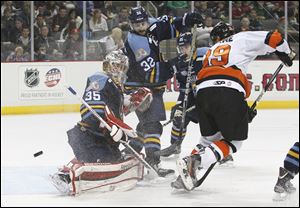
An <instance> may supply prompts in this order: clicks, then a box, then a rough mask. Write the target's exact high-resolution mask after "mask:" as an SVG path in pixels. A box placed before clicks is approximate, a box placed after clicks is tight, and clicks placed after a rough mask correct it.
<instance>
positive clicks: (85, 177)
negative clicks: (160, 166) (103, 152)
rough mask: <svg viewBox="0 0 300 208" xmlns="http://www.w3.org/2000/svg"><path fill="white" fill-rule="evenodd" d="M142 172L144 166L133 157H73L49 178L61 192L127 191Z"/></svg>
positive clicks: (72, 193)
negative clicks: (83, 160)
mask: <svg viewBox="0 0 300 208" xmlns="http://www.w3.org/2000/svg"><path fill="white" fill-rule="evenodd" d="M143 175H144V168H143V165H142V164H141V163H140V162H139V161H138V160H137V159H136V158H135V157H131V156H130V157H128V158H127V159H125V160H124V161H122V162H118V163H81V162H79V161H78V160H76V159H73V160H72V161H70V162H69V164H68V165H67V166H64V167H63V168H62V169H60V170H59V172H57V173H55V174H54V175H50V179H51V181H52V183H53V185H54V186H55V187H56V189H57V190H58V191H59V192H60V193H61V194H63V195H78V194H80V193H84V192H100V193H101V192H108V191H126V190H129V189H132V188H134V187H135V186H136V184H137V182H138V181H140V180H142V179H143Z"/></svg>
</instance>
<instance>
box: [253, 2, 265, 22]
mask: <svg viewBox="0 0 300 208" xmlns="http://www.w3.org/2000/svg"><path fill="white" fill-rule="evenodd" d="M253 3H254V9H255V11H256V14H257V18H258V19H259V20H265V19H266V17H267V12H266V5H265V1H255V2H253Z"/></svg>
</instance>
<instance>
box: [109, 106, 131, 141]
mask: <svg viewBox="0 0 300 208" xmlns="http://www.w3.org/2000/svg"><path fill="white" fill-rule="evenodd" d="M105 116H106V120H107V123H108V125H109V126H110V127H111V132H110V136H111V137H112V139H113V140H114V141H115V142H119V141H120V140H121V139H122V138H123V137H124V139H125V141H126V140H127V136H128V137H132V138H135V137H137V134H136V133H135V131H134V130H133V129H132V128H131V127H130V126H128V125H127V124H126V123H124V122H123V121H122V120H120V119H118V118H116V117H115V115H114V114H113V113H112V112H111V111H110V110H109V108H108V107H107V106H105ZM124 134H125V135H124Z"/></svg>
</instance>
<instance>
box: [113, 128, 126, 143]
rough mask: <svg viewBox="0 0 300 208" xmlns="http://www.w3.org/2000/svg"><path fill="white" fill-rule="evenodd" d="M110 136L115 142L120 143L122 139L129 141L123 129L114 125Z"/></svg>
mask: <svg viewBox="0 0 300 208" xmlns="http://www.w3.org/2000/svg"><path fill="white" fill-rule="evenodd" d="M110 136H111V137H112V139H113V140H114V141H115V142H119V141H120V140H121V139H122V138H123V140H125V141H127V137H126V136H125V135H124V133H123V131H122V129H120V128H119V127H117V126H116V125H112V127H111V132H110Z"/></svg>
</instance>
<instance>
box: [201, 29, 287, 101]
mask: <svg viewBox="0 0 300 208" xmlns="http://www.w3.org/2000/svg"><path fill="white" fill-rule="evenodd" d="M276 50H277V51H280V52H284V53H287V54H289V53H290V52H291V50H290V48H289V46H288V44H287V42H286V41H285V40H284V39H283V38H282V36H281V34H280V33H279V32H277V31H275V32H268V31H249V32H240V33H237V34H235V35H232V36H230V37H228V38H226V39H223V40H222V41H219V42H218V43H216V44H215V45H213V46H212V47H211V48H210V49H209V50H208V51H207V53H206V54H205V57H204V60H203V68H202V69H201V70H200V72H199V73H198V76H197V90H199V89H202V88H206V87H229V88H233V89H236V90H238V91H240V92H242V93H244V96H245V97H246V98H247V97H249V96H250V93H251V87H250V83H249V82H248V80H247V77H246V74H247V70H248V64H249V63H250V62H251V61H253V60H254V59H255V58H256V57H257V56H259V55H265V54H267V53H272V52H275V51H276Z"/></svg>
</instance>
